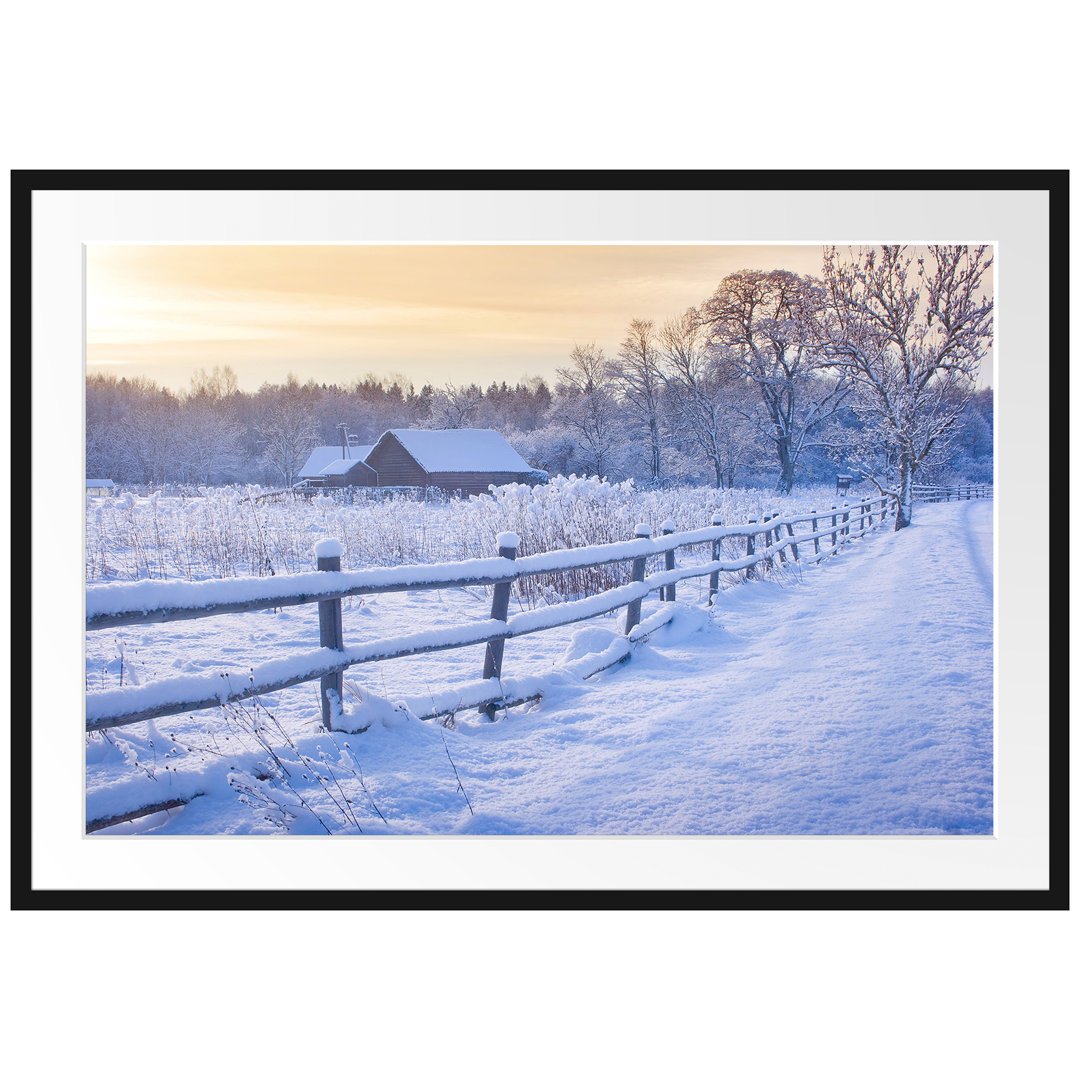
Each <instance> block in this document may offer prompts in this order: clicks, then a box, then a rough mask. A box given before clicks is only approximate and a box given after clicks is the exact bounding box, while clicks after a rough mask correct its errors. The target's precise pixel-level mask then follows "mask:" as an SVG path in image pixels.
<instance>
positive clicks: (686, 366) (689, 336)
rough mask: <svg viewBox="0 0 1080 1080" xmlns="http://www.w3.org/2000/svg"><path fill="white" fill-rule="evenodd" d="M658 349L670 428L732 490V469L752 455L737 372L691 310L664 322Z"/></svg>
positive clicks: (720, 482) (716, 482)
mask: <svg viewBox="0 0 1080 1080" xmlns="http://www.w3.org/2000/svg"><path fill="white" fill-rule="evenodd" d="M658 345H659V350H660V355H661V367H660V372H661V376H662V378H663V380H664V389H665V403H666V408H667V412H668V414H669V418H670V421H671V423H672V425H673V427H675V428H676V429H677V430H678V432H679V433H680V435H681V439H682V441H684V442H688V443H690V444H692V445H693V446H694V447H695V449H696V450H697V452H698V453H699V454H700V455H701V456H702V457H704V459H705V460H706V461H707V462H708V463H709V466H710V467H711V469H712V472H713V477H714V481H715V484H716V486H717V487H718V488H722V487H725V486H727V487H731V486H732V485H733V484H734V480H735V470H736V468H737V467H738V466H739V465H743V464H746V463H747V462H748V460H749V458H750V456H751V455H752V451H751V448H750V442H751V439H750V431H749V427H748V424H747V421H746V418H745V413H744V409H745V406H746V395H745V386H744V385H743V384H742V382H741V380H740V377H739V375H738V372H737V371H736V370H735V368H734V367H733V366H732V365H731V364H730V362H729V361H728V358H727V357H726V356H725V355H724V353H723V351H722V350H720V349H717V348H713V347H710V345H709V333H708V329H707V328H706V326H705V325H704V323H703V322H702V321H701V318H700V317H699V314H698V312H697V311H696V310H695V309H694V308H690V309H689V310H687V311H686V312H684V313H683V314H682V315H681V316H679V317H678V318H675V319H669V320H668V321H667V322H666V323H665V324H664V326H663V327H662V328H661V330H660V333H659V336H658Z"/></svg>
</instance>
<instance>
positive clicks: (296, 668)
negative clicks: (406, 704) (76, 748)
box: [86, 495, 896, 731]
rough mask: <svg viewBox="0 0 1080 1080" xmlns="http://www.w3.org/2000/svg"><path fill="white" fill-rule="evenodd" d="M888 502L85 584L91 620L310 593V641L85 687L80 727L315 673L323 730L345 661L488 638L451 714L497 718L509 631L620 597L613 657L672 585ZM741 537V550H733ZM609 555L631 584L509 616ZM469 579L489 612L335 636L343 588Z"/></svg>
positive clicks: (289, 599)
mask: <svg viewBox="0 0 1080 1080" xmlns="http://www.w3.org/2000/svg"><path fill="white" fill-rule="evenodd" d="M895 508H896V500H895V497H894V496H892V495H888V496H883V497H880V498H876V499H869V500H867V501H864V502H859V503H853V504H851V505H849V504H848V503H844V504H843V505H842V506H832V507H830V508H829V509H828V510H827V511H824V512H822V513H818V511H816V510H811V511H810V512H809V513H796V514H791V515H788V516H783V515H780V514H778V513H776V514H771V515H765V516H764V517H763V518H762V520H761V521H760V522H758V521H756V520H751V521H749V522H748V523H747V524H745V525H734V526H725V525H723V524H721V522H720V521H719V519H718V517H717V516H714V517H713V521H712V524H711V525H710V526H707V527H706V528H703V529H698V530H694V531H690V532H682V533H677V532H675V531H674V525H672V524H671V523H670V522H669V523H667V524H666V525H665V526H664V527H663V529H662V532H661V535H660V536H657V537H652V538H650V537H649V536H648V529H647V528H643V527H642V526H639V527H638V530H637V531H636V533H635V537H634V539H632V540H629V541H625V542H621V543H614V544H604V545H596V546H593V547H589V548H581V549H571V550H566V551H556V552H546V553H541V554H538V555H530V556H525V557H523V558H520V559H519V558H518V557H517V547H518V538H517V537H516V536H514V535H513V534H509V533H504V534H501V535H500V537H499V538H498V554H497V556H496V557H495V558H493V559H470V560H465V561H462V562H457V563H440V564H435V565H419V566H402V567H394V568H382V569H374V570H357V571H351V572H343V571H342V570H341V557H340V545H338V544H337V543H336V541H324V542H322V543H321V544H319V545H316V558H317V566H318V570H317V571H316V572H314V573H308V574H294V575H288V576H285V575H283V576H279V577H276V578H273V579H266V578H258V579H250V580H245V581H238V580H231V581H228V582H221V581H202V582H187V581H177V582H159V581H155V582H143V581H139V582H130V583H125V584H122V585H107V586H95V587H92V588H90V589H87V592H86V629H87V630H88V631H93V630H102V629H107V628H114V627H121V626H131V625H136V624H142V623H161V622H171V621H176V620H186V619H199V618H205V617H208V616H213V615H225V614H230V613H236V612H245V611H261V610H268V609H272V608H280V607H286V606H294V605H299V604H313V603H317V604H318V605H319V645H320V649H319V650H318V651H315V652H310V653H304V654H298V655H294V656H290V657H285V658H282V659H280V660H276V661H272V662H270V663H267V664H264V665H262V666H261V667H256V668H254V669H252V670H251V674H250V676H249V677H248V678H246V679H245V680H243V682H239V681H237V682H234V681H233V680H232V679H231V678H230V677H228V676H224V675H222V676H190V677H184V678H180V679H166V680H161V681H159V682H157V683H151V684H148V685H144V686H137V687H130V688H121V689H118V690H107V691H101V692H97V693H87V695H86V729H87V730H88V731H99V730H103V729H107V728H114V727H121V726H124V725H127V724H135V723H138V722H140V721H143V720H150V719H154V718H156V717H160V716H170V715H175V714H178V713H186V712H193V711H196V710H199V709H207V708H214V707H219V706H221V705H224V704H226V703H229V702H235V701H241V700H244V699H247V698H252V697H256V696H258V695H261V694H268V693H272V692H274V691H277V690H283V689H285V688H287V687H290V686H296V685H299V684H301V683H306V682H313V681H315V680H318V681H319V682H320V700H321V703H322V719H323V724H324V725H325V726H326V727H327V728H328V729H333V722H334V719H335V718H336V717H339V716H340V708H341V693H342V682H343V672H344V671H346V670H347V669H348V668H350V667H352V666H354V665H356V664H362V663H370V662H373V661H378V660H390V659H395V658H398V657H403V656H411V655H417V654H420V653H427V652H435V651H438V650H444V649H457V648H463V647H468V646H476V645H483V646H484V664H483V679H484V680H485V683H484V686H485V690H484V693H483V695H481V696H480V697H479V698H478V699H476V700H472V701H469V702H459V703H458V704H457V705H456V706H455V708H456V709H457V710H458V711H460V709H462V708H465V707H470V708H477V709H478V710H480V711H481V712H485V713H487V714H488V716H489V717H494V714H495V711H496V709H499V708H504V707H507V706H509V705H513V704H517V703H518V701H516V700H511V699H510V698H508V697H507V695H506V694H505V693H504V692H503V688H502V686H501V680H502V661H503V646H504V644H505V642H506V640H507V639H508V638H513V637H519V636H522V635H524V634H530V633H536V632H538V631H541V630H547V629H552V628H554V627H559V626H567V625H570V624H572V623H575V622H580V621H582V620H585V619H591V618H595V617H596V616H598V615H602V614H605V613H608V612H611V611H615V610H617V609H619V608H622V607H625V608H626V617H625V622H624V634H625V645H626V648H625V650H624V653H623V654H622V655H619V656H617V657H616V658H615V660H613V661H612V663H614V662H618V661H619V660H622V659H625V658H626V656H628V655H629V648H630V644H631V643H632V642H633V641H635V640H640V638H641V637H642V636H643V635H644V634H645V633H647V632H651V631H652V630H653V629H655V628H656V627H657V626H659V625H662V624H663V623H664V622H666V621H667V620H668V619H670V617H671V614H672V613H673V612H674V606H673V605H672V607H670V608H668V607H667V605H668V604H671V603H672V602H673V601H674V600H675V590H676V585H677V583H678V582H680V581H683V580H686V579H690V578H701V577H708V578H709V603H710V605H711V604H713V603H714V601H715V598H716V595H717V592H718V591H719V588H720V574H721V573H735V574H738V575H740V576H742V575H745V577H747V578H753V577H755V576H758V575H762V576H764V575H767V574H770V573H772V572H774V571H775V570H776V569H777V568H778V566H779V565H782V564H784V563H786V562H787V561H788V560H789V559H790V560H791V561H792V562H793V563H799V564H809V563H814V562H817V561H819V560H821V559H825V558H827V557H829V556H832V555H834V554H836V553H837V552H838V551H840V550H841V549H842V548H843V546H844V545H845V544H847V543H849V542H850V541H852V540H854V539H857V538H858V537H860V536H863V535H864V534H866V533H868V532H870V531H871V530H872V529H874V528H877V527H879V526H880V525H881V524H882V523H883V522H884V521H885V520H886V518H887V517H888V515H889V514H890V513H891V512H893V511H894V510H895ZM643 532H644V535H642V533H643ZM725 540H727V541H733V542H734V543H735V544H736V545H737V548H736V550H737V551H739V552H740V554H739V556H738V557H736V558H731V557H730V554H729V555H728V556H727V557H724V552H723V550H722V548H723V543H724V541H725ZM744 543H745V555H742V554H741V550H742V547H743V544H744ZM729 546H730V545H729ZM702 547H705V548H707V553H708V556H709V557H708V558H706V560H705V561H703V562H697V563H694V564H693V565H688V566H681V567H680V566H678V565H677V563H676V552H678V551H680V550H681V549H692V548H697V549H700V548H702ZM660 558H662V559H663V564H664V568H663V569H662V570H656V571H654V572H652V573H647V566H648V563H649V562H650V561H652V562H653V563H656V562H657V561H659V559H660ZM612 563H629V564H630V575H629V581H628V582H627V584H625V585H620V586H616V587H614V588H611V589H607V590H605V591H603V592H601V593H598V594H596V595H593V596H587V597H583V598H581V599H576V600H569V601H564V602H563V603H560V604H554V605H551V606H549V607H546V608H543V609H539V610H536V611H526V612H522V613H520V614H517V615H513V616H510V617H508V614H507V613H508V608H509V597H510V590H511V586H512V584H513V582H515V581H517V580H519V579H522V578H526V577H529V576H532V575H536V574H543V573H552V572H557V571H563V570H574V569H585V568H590V567H598V566H604V565H609V564H612ZM470 585H471V586H476V585H483V586H491V587H492V604H491V615H490V618H489V619H487V620H486V621H481V622H472V623H466V624H462V625H459V626H451V627H444V628H441V629H440V630H437V631H423V632H420V633H415V634H410V635H405V636H403V637H399V638H394V639H386V640H382V641H374V642H365V643H364V644H362V645H360V646H352V647H347V646H346V645H345V643H344V640H343V633H342V621H341V601H342V599H343V598H344V597H350V596H360V595H371V594H377V593H386V592H403V591H407V590H409V591H411V590H414V589H443V588H452V587H458V586H470ZM223 586H224V588H223ZM655 591H659V592H660V594H661V598H662V600H663V601H664V605H663V607H662V609H661V611H660V612H658V613H657V614H656V615H654V616H650V618H649V619H648V620H646V621H645V622H644V623H643V622H642V619H641V602H642V600H643V599H644V598H645V597H646V596H647V595H648V594H649V593H651V592H655ZM605 666H608V665H605ZM533 696H535V695H533ZM521 700H525V699H521ZM447 711H449V710H447ZM433 715H437V714H433Z"/></svg>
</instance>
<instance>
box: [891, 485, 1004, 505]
mask: <svg viewBox="0 0 1080 1080" xmlns="http://www.w3.org/2000/svg"><path fill="white" fill-rule="evenodd" d="M911 493H912V495H913V496H914V497H915V498H916V499H917V500H918V501H919V502H952V501H953V500H954V499H955V500H957V501H960V500H961V499H992V498H993V497H994V487H993V485H992V484H953V485H952V486H945V485H943V484H912V486H911Z"/></svg>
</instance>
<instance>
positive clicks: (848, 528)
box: [841, 503, 851, 537]
mask: <svg viewBox="0 0 1080 1080" xmlns="http://www.w3.org/2000/svg"><path fill="white" fill-rule="evenodd" d="M850 517H851V514H850V512H849V511H848V504H847V503H844V516H843V518H842V519H841V520H842V522H843V525H844V530H843V532H844V536H845V537H846V536H847V535H848V533H849V532H850V531H851V526H850V525H849V524H848V519H849V518H850Z"/></svg>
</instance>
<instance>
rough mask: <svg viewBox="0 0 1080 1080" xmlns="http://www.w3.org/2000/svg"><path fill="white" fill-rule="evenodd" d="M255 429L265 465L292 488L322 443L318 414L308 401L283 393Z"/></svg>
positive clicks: (257, 422) (258, 421) (256, 424)
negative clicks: (316, 415)
mask: <svg viewBox="0 0 1080 1080" xmlns="http://www.w3.org/2000/svg"><path fill="white" fill-rule="evenodd" d="M293 385H295V383H293ZM286 389H288V387H286ZM255 427H256V430H257V431H258V433H259V436H260V438H261V441H262V448H263V455H262V456H263V461H265V462H266V464H267V465H269V466H270V467H271V468H273V469H274V470H275V471H276V472H278V473H280V474H281V478H282V479H283V480H284V481H285V486H286V487H292V486H293V484H294V483H295V481H296V474H297V473H298V472H299V471H300V469H301V468H302V467H303V464H304V462H305V461H306V460H307V457H308V454H310V453H311V448H312V447H313V446H314V445H315V444H316V442H317V441H318V431H317V428H316V424H315V414H314V412H313V411H312V409H311V408H310V406H309V405H308V404H307V402H306V401H304V400H302V399H300V398H297V397H293V396H291V395H289V394H287V393H283V394H281V395H280V396H279V397H278V399H277V401H275V402H274V403H273V404H272V405H271V406H270V407H269V408H268V409H267V410H266V413H265V414H264V415H263V417H262V418H261V419H259V420H257V421H256V423H255Z"/></svg>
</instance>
